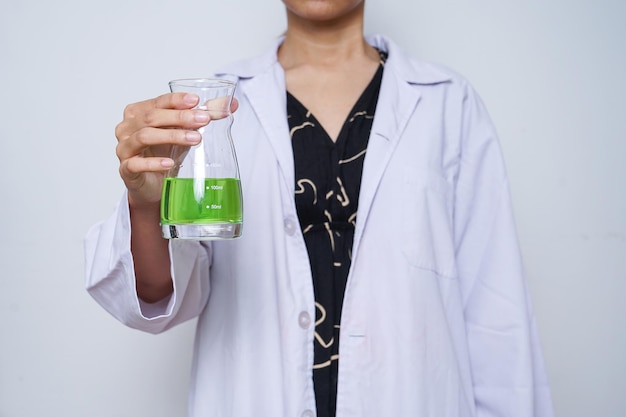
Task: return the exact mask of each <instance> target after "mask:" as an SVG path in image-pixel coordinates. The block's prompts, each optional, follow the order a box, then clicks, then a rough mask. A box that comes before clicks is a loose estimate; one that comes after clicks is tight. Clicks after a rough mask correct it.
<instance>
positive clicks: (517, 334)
mask: <svg viewBox="0 0 626 417" xmlns="http://www.w3.org/2000/svg"><path fill="white" fill-rule="evenodd" d="M463 109H464V110H463V123H462V126H463V127H462V129H461V157H460V161H459V171H458V176H457V181H456V192H455V210H454V230H455V247H456V255H457V267H458V273H459V279H460V285H461V290H462V295H463V301H464V315H465V320H466V331H467V339H468V347H469V355H470V364H471V372H472V382H473V387H474V395H475V406H476V415H477V417H550V416H553V409H552V402H551V399H550V393H549V389H548V384H547V378H546V371H545V368H544V363H543V358H542V353H541V349H540V344H539V340H538V336H537V329H536V326H535V319H534V316H533V312H532V307H531V303H530V299H529V291H528V288H527V284H526V280H525V274H524V268H523V265H522V260H521V255H520V248H519V245H518V240H517V235H516V230H515V223H514V219H513V210H512V206H511V198H510V194H509V186H508V181H507V179H506V172H505V168H504V164H503V158H502V155H501V150H500V147H499V144H498V141H497V138H496V133H495V131H494V129H493V127H492V124H491V121H490V120H489V116H488V114H487V111H486V110H485V108H484V106H483V104H482V102H481V101H480V99H479V98H478V97H477V95H476V94H475V93H474V92H473V91H472V90H471V88H470V87H469V86H468V87H467V89H466V94H465V97H464V106H463Z"/></svg>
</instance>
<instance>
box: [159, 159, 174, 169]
mask: <svg viewBox="0 0 626 417" xmlns="http://www.w3.org/2000/svg"><path fill="white" fill-rule="evenodd" d="M161 166H162V167H163V168H171V167H172V166H174V161H172V160H171V159H167V158H166V159H161Z"/></svg>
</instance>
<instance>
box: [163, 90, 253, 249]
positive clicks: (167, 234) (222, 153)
mask: <svg viewBox="0 0 626 417" xmlns="http://www.w3.org/2000/svg"><path fill="white" fill-rule="evenodd" d="M169 85H170V90H171V91H172V92H181V91H182V92H189V93H194V94H196V95H197V96H199V97H200V101H199V103H198V106H197V107H196V108H197V109H200V110H205V111H207V112H208V113H209V115H210V119H211V121H210V122H209V124H208V125H206V126H204V127H202V128H200V129H198V132H200V133H201V135H202V141H201V142H200V143H199V144H198V145H195V146H173V147H172V155H171V157H172V159H173V160H174V166H173V167H172V168H171V169H170V170H169V171H168V172H167V173H166V175H165V179H164V181H163V195H162V198H161V230H162V234H163V237H164V238H166V239H197V240H211V239H232V238H237V237H239V236H241V230H242V224H243V207H242V195H241V182H240V178H239V167H238V165H237V156H236V155H235V148H234V146H233V141H232V137H231V125H232V123H233V116H232V114H231V113H230V104H231V101H232V98H233V94H234V92H235V87H236V84H235V83H234V82H232V81H228V80H222V79H210V78H198V79H182V80H174V81H170V83H169Z"/></svg>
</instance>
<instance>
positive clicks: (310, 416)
mask: <svg viewBox="0 0 626 417" xmlns="http://www.w3.org/2000/svg"><path fill="white" fill-rule="evenodd" d="M314 416H315V414H313V411H311V410H306V411H305V412H304V413H302V417H314Z"/></svg>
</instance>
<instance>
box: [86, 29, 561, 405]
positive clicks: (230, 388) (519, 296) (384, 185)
mask: <svg viewBox="0 0 626 417" xmlns="http://www.w3.org/2000/svg"><path fill="white" fill-rule="evenodd" d="M370 42H371V43H372V44H373V45H375V46H376V47H378V48H380V49H383V50H386V51H388V52H389V58H388V60H387V63H386V65H385V70H384V75H383V81H382V87H381V91H380V97H379V100H378V107H377V109H376V116H375V120H374V124H373V127H372V131H371V137H370V140H369V146H368V150H367V155H366V158H365V163H364V168H363V178H362V188H361V193H360V199H359V208H358V215H357V222H356V232H355V237H354V247H353V250H352V267H351V270H350V275H349V277H348V283H347V288H346V292H345V299H344V304H343V314H342V317H341V339H340V345H339V346H340V359H339V382H338V392H337V416H338V417H348V416H355V417H357V416H358V417H382V416H394V417H395V416H398V417H401V416H413V417H427V416H428V417H470V416H476V417H495V416H498V417H530V416H535V417H549V416H552V405H551V400H550V394H549V390H548V386H547V383H546V375H545V370H544V365H543V360H542V355H541V351H540V347H539V342H538V339H537V332H536V328H535V323H534V318H533V313H532V310H531V307H530V302H529V294H528V290H527V287H526V282H525V279H524V273H523V267H522V262H521V259H520V252H519V248H518V242H517V237H516V232H515V226H514V221H513V217H512V213H511V212H512V210H511V203H510V197H509V189H508V185H507V179H506V174H505V168H504V165H503V162H502V156H501V153H500V149H499V145H498V142H497V138H496V133H495V131H494V128H493V127H492V124H491V122H490V120H489V117H488V115H487V112H486V111H485V109H484V107H483V105H482V103H481V101H480V99H479V98H478V97H477V95H476V93H475V92H474V91H473V90H472V88H471V87H470V86H469V85H468V83H467V82H466V81H465V80H464V79H462V78H461V77H459V76H458V75H457V74H455V73H453V72H451V71H449V70H447V69H443V68H440V67H438V66H434V65H430V64H427V63H422V62H417V61H414V60H411V59H410V58H408V57H407V56H405V54H404V53H403V51H402V50H400V49H399V48H398V47H397V46H396V45H394V44H393V43H392V42H391V41H389V40H388V39H385V38H383V37H373V38H371V39H370ZM225 73H229V74H234V75H236V76H238V77H239V85H238V88H237V97H238V99H239V101H240V108H239V110H238V111H237V113H236V114H235V125H234V127H233V137H234V140H235V146H236V151H237V155H238V159H239V163H240V169H241V177H242V185H243V194H244V216H245V220H244V231H243V237H242V238H240V239H238V240H234V241H220V242H213V243H212V244H209V243H206V242H205V243H198V242H189V241H186V242H185V241H172V242H171V244H170V252H171V256H172V259H173V266H172V274H173V277H174V288H175V290H174V294H173V296H172V297H171V298H170V299H168V300H164V301H163V302H160V303H157V304H153V305H148V304H145V303H143V302H141V301H139V300H138V298H137V296H136V293H135V283H134V273H133V262H132V255H131V252H130V246H129V240H130V228H129V217H128V207H127V204H126V200H125V199H123V200H122V202H121V203H120V205H119V208H118V210H117V211H116V213H114V215H113V216H112V217H111V218H109V219H108V220H106V221H105V222H103V223H101V224H98V225H96V226H94V228H92V229H91V230H90V231H89V233H88V236H87V238H86V255H87V288H88V290H89V292H90V293H91V295H92V296H93V297H94V298H95V299H96V300H97V301H98V302H99V303H100V304H101V305H102V306H103V307H104V308H106V309H107V310H108V311H109V312H110V313H111V314H113V315H114V316H115V317H117V318H118V319H119V320H121V321H122V322H124V323H126V324H127V325H129V326H131V327H134V328H137V329H141V330H144V331H148V332H153V333H158V332H161V331H164V330H166V329H168V328H170V327H172V326H174V325H176V324H178V323H181V322H183V321H185V320H188V319H191V318H194V317H199V322H198V328H197V340H196V344H195V359H194V364H193V376H192V383H191V393H190V398H189V407H190V411H189V412H190V415H191V416H193V417H209V416H235V417H243V416H262V417H266V416H313V415H314V410H315V397H314V393H313V382H312V370H311V368H312V364H313V338H314V317H315V307H314V299H313V287H312V279H311V272H310V267H309V261H308V258H307V251H306V247H305V243H304V240H303V237H302V234H301V232H300V229H299V224H298V218H297V213H296V208H295V203H294V167H293V156H292V150H291V145H290V138H289V129H288V125H287V118H286V102H285V101H286V97H285V81H284V73H283V70H282V68H281V66H280V65H279V63H278V62H277V59H276V49H275V48H274V49H273V50H272V51H270V52H269V53H267V54H265V55H263V56H261V57H259V58H256V59H252V60H249V61H246V62H242V63H238V64H235V65H233V66H232V67H230V68H227V69H226V70H225Z"/></svg>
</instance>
